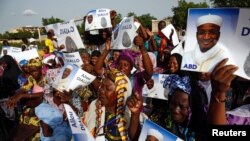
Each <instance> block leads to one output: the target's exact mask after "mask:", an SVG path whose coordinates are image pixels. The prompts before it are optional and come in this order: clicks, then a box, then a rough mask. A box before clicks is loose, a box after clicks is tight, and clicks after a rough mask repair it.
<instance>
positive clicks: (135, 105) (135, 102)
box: [126, 92, 143, 114]
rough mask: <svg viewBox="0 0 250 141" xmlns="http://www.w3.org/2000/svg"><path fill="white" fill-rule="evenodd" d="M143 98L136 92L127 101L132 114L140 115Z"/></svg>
mask: <svg viewBox="0 0 250 141" xmlns="http://www.w3.org/2000/svg"><path fill="white" fill-rule="evenodd" d="M142 103H143V101H142V96H141V95H139V93H138V92H135V93H134V94H132V95H131V96H130V97H129V98H128V99H127V102H126V104H127V106H128V108H129V110H130V111H131V113H132V114H140V112H141V110H142V107H143V105H142Z"/></svg>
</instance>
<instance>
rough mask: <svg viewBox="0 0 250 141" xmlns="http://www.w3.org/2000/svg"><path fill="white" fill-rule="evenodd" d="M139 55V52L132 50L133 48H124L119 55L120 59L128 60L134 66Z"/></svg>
mask: <svg viewBox="0 0 250 141" xmlns="http://www.w3.org/2000/svg"><path fill="white" fill-rule="evenodd" d="M138 55H139V52H136V51H134V50H131V49H124V50H122V52H121V54H120V56H119V61H120V60H127V61H128V62H129V64H130V66H131V67H133V66H134V64H135V58H136V57H137V56H138ZM119 61H118V62H119Z"/></svg>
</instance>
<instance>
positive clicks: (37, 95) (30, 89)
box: [7, 59, 46, 140]
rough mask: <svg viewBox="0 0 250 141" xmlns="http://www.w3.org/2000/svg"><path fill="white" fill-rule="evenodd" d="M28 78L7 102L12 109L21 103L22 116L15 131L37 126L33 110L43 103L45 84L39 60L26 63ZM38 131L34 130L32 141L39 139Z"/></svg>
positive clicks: (37, 122)
mask: <svg viewBox="0 0 250 141" xmlns="http://www.w3.org/2000/svg"><path fill="white" fill-rule="evenodd" d="M28 67H29V72H30V76H29V77H28V82H27V83H25V84H24V85H22V86H21V87H20V88H19V89H18V90H17V91H16V94H15V95H14V96H12V97H10V99H9V101H8V102H7V104H8V106H9V107H14V106H16V104H17V103H18V102H21V103H23V105H24V107H23V108H22V109H23V111H22V114H21V116H20V118H19V127H20V128H19V127H17V129H16V131H17V132H18V130H19V129H20V130H21V129H22V127H23V125H27V126H25V127H30V128H32V129H38V128H34V126H35V127H38V126H39V120H38V119H37V117H36V115H35V113H34V108H35V107H36V106H37V105H39V104H40V103H41V102H42V101H43V91H44V87H45V84H46V80H45V77H44V76H43V75H42V69H41V68H42V63H41V61H40V60H39V59H31V60H30V61H29V63H28ZM38 131H39V130H36V131H35V132H37V134H35V135H34V136H33V137H32V140H36V139H39V132H38ZM16 136H19V135H16Z"/></svg>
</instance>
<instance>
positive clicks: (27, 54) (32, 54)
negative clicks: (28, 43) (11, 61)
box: [13, 48, 39, 63]
mask: <svg viewBox="0 0 250 141" xmlns="http://www.w3.org/2000/svg"><path fill="white" fill-rule="evenodd" d="M13 56H14V58H15V60H16V61H17V62H18V63H19V62H20V61H22V60H24V59H25V60H27V61H29V60H30V59H35V58H39V55H38V52H37V49H36V48H33V49H31V50H25V51H21V52H19V53H15V54H14V55H13Z"/></svg>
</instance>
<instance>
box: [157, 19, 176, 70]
mask: <svg viewBox="0 0 250 141" xmlns="http://www.w3.org/2000/svg"><path fill="white" fill-rule="evenodd" d="M165 27H166V22H165V21H163V20H162V21H160V22H159V23H158V34H157V35H155V37H154V39H155V42H156V46H157V49H158V54H157V65H158V67H163V66H164V60H168V58H169V56H170V52H171V50H172V49H173V44H172V39H171V38H172V35H173V32H172V33H171V35H170V39H168V38H167V37H166V36H165V35H164V34H163V33H162V32H161V30H162V29H164V28H165Z"/></svg>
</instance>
